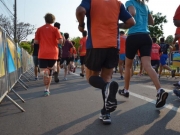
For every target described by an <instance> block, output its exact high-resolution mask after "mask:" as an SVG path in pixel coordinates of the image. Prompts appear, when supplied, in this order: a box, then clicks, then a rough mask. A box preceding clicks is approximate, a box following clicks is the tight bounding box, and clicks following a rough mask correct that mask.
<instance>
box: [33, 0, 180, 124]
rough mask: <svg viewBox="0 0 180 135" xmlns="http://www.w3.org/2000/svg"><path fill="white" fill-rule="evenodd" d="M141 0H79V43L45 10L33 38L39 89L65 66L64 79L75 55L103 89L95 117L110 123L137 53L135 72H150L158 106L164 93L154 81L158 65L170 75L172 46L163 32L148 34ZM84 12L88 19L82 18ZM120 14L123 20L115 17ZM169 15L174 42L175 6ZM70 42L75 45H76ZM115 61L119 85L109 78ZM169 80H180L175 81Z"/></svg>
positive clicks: (179, 14)
mask: <svg viewBox="0 0 180 135" xmlns="http://www.w3.org/2000/svg"><path fill="white" fill-rule="evenodd" d="M146 1H148V0H128V1H127V2H126V3H125V6H124V4H123V3H121V2H120V1H118V0H111V1H110V0H106V1H104V0H98V1H97V0H82V2H81V4H80V6H78V7H77V9H76V18H77V20H78V22H79V25H78V29H79V31H80V32H81V33H82V38H81V39H80V41H79V43H76V42H75V41H71V40H70V39H69V33H62V32H60V23H59V22H55V16H54V15H53V14H51V13H47V14H46V15H45V17H44V19H45V25H43V26H42V27H40V28H38V29H37V31H36V33H35V38H34V39H33V40H32V47H33V50H34V51H33V60H34V65H35V68H34V73H35V80H38V72H39V73H40V74H43V81H44V85H45V90H44V95H45V96H49V95H50V84H51V80H52V76H54V77H53V78H54V81H55V82H56V83H58V82H59V81H60V80H59V73H60V70H64V75H63V78H64V79H63V80H64V81H67V80H68V77H67V75H68V74H70V73H71V72H72V73H74V72H76V68H77V66H78V61H80V68H81V73H80V74H79V75H80V76H81V77H86V79H87V81H88V83H89V84H90V85H91V86H93V87H95V88H99V89H101V90H102V97H103V101H104V104H103V107H102V109H101V112H100V116H99V118H100V119H101V120H102V121H103V123H105V124H106V123H107V124H109V123H111V117H110V113H111V112H113V111H115V109H116V108H117V100H116V93H119V94H120V95H121V96H124V97H126V98H128V97H129V95H130V94H129V93H130V92H129V85H130V79H131V76H132V75H133V68H132V65H133V60H134V58H135V56H136V55H137V54H138V56H139V60H140V61H141V64H140V73H139V75H141V74H142V73H143V70H144V71H145V72H146V73H147V74H148V75H149V77H150V78H151V80H152V81H153V83H154V85H155V88H156V90H157V102H156V108H160V107H163V106H164V105H165V103H166V99H167V97H168V93H167V92H166V91H165V90H164V89H163V88H162V87H161V85H160V82H159V78H160V77H161V73H162V69H166V70H169V71H170V72H171V75H172V77H174V76H175V72H176V70H173V69H172V68H171V67H169V65H167V63H166V61H167V58H168V50H170V51H172V47H171V46H170V45H168V44H166V43H165V40H164V38H163V37H162V38H160V43H159V44H158V43H157V40H158V39H157V38H156V37H150V35H149V33H150V32H149V30H148V25H153V24H154V20H153V17H152V15H151V13H150V11H149V8H148V6H147V4H146V3H145V2H146ZM85 16H86V17H87V23H85V22H84V19H85ZM172 18H173V15H172ZM119 20H121V21H122V23H118V22H119ZM173 20H174V25H175V26H177V31H176V34H175V39H174V41H173V44H175V43H176V41H177V40H178V41H179V44H180V6H179V7H178V9H177V11H176V13H175V15H174V19H173ZM52 24H54V26H53V25H52ZM85 25H87V31H86V30H85ZM119 29H129V31H128V33H126V34H125V32H124V31H119ZM75 44H79V46H78V47H77V46H76V47H77V48H76V47H75ZM117 66H118V67H119V73H120V79H121V80H124V87H122V88H119V85H118V83H117V82H116V81H111V79H112V78H113V69H114V68H116V67H117ZM123 70H124V71H123ZM174 86H180V81H179V82H177V83H175V84H174ZM174 93H175V94H176V95H177V96H178V97H180V92H179V90H174Z"/></svg>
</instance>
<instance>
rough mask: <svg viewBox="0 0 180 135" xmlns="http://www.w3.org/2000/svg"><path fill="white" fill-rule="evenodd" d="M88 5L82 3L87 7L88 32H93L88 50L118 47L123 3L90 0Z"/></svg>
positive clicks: (116, 0)
mask: <svg viewBox="0 0 180 135" xmlns="http://www.w3.org/2000/svg"><path fill="white" fill-rule="evenodd" d="M88 3H89V4H86V3H85V2H84V3H82V5H83V6H85V7H86V11H87V13H86V16H87V21H88V22H87V26H88V31H89V32H91V33H90V34H88V35H89V36H88V41H87V42H88V43H87V49H89V48H108V47H117V36H118V20H119V14H120V7H121V2H120V1H118V0H89V2H88ZM91 9H92V10H91ZM115 35H116V36H115Z"/></svg>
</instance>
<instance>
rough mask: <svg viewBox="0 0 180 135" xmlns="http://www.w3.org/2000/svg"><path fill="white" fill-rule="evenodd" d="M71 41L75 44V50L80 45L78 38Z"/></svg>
mask: <svg viewBox="0 0 180 135" xmlns="http://www.w3.org/2000/svg"><path fill="white" fill-rule="evenodd" d="M71 41H74V42H75V45H74V47H75V48H76V50H77V49H78V47H79V45H80V43H79V42H80V37H74V38H72V39H71Z"/></svg>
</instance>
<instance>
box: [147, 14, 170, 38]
mask: <svg viewBox="0 0 180 135" xmlns="http://www.w3.org/2000/svg"><path fill="white" fill-rule="evenodd" d="M151 14H152V16H153V19H154V25H153V26H152V25H149V26H148V27H149V30H150V35H151V37H156V38H157V39H159V37H162V36H163V34H164V32H163V24H164V23H167V19H166V16H162V13H159V12H158V13H156V14H153V12H151Z"/></svg>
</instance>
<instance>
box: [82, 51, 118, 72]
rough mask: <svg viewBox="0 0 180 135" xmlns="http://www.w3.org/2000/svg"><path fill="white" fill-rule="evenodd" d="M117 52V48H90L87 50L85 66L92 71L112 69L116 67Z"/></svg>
mask: <svg viewBox="0 0 180 135" xmlns="http://www.w3.org/2000/svg"><path fill="white" fill-rule="evenodd" d="M118 61H119V50H118V49H117V48H92V49H87V51H86V58H85V65H86V67H87V68H88V69H90V70H93V71H101V69H102V68H107V69H112V68H114V67H116V66H117V65H118Z"/></svg>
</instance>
